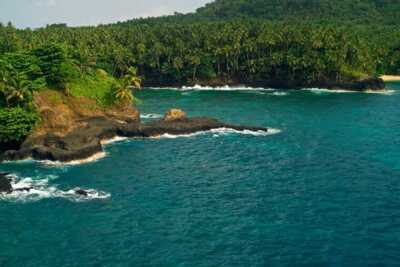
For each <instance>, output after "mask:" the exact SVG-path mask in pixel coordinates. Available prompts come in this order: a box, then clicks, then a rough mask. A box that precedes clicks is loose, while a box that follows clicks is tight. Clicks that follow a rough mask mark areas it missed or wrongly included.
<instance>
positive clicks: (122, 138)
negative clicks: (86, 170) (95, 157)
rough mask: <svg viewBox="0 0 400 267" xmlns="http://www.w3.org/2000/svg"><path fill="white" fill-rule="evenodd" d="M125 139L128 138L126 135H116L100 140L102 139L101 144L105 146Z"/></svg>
mask: <svg viewBox="0 0 400 267" xmlns="http://www.w3.org/2000/svg"><path fill="white" fill-rule="evenodd" d="M127 139H128V138H127V137H123V136H116V137H114V138H111V139H107V140H102V141H101V144H102V145H103V146H105V145H110V144H114V143H118V142H122V141H126V140H127Z"/></svg>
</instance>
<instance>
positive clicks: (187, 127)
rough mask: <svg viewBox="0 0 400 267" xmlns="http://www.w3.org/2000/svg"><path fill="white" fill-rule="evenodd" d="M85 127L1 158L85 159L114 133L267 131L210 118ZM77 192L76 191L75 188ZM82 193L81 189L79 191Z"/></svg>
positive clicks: (99, 120)
mask: <svg viewBox="0 0 400 267" xmlns="http://www.w3.org/2000/svg"><path fill="white" fill-rule="evenodd" d="M84 125H86V126H85V127H82V128H80V129H76V130H74V131H72V132H70V133H69V134H67V135H66V136H56V135H53V134H52V133H48V134H45V135H42V136H39V137H35V138H28V139H27V140H26V141H25V142H24V143H23V144H22V146H21V148H20V149H19V150H10V151H7V152H5V153H4V154H3V156H2V159H3V160H20V159H25V158H28V157H32V158H33V159H37V160H51V161H60V162H68V161H72V160H81V159H86V158H88V157H90V156H93V155H94V154H96V153H99V152H102V151H103V148H102V145H101V141H102V140H104V139H111V138H113V137H115V136H124V137H152V136H160V135H163V134H173V135H180V134H191V133H195V132H199V131H208V130H212V129H217V128H224V127H225V128H232V129H235V130H239V131H242V130H254V131H259V130H262V131H268V129H266V128H257V127H247V126H236V125H228V124H225V123H222V122H219V121H218V120H215V119H212V118H205V117H200V118H190V119H189V118H184V117H183V118H180V119H179V120H158V121H154V122H150V123H146V124H140V123H138V122H137V121H134V122H132V123H119V122H117V121H115V120H112V119H108V118H104V117H94V118H90V119H86V120H85V121H84ZM77 193H78V194H79V192H77ZM81 193H82V194H83V192H81Z"/></svg>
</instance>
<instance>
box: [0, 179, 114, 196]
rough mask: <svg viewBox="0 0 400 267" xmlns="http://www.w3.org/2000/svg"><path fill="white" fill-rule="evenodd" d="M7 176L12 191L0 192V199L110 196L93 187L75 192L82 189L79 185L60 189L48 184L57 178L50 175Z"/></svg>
mask: <svg viewBox="0 0 400 267" xmlns="http://www.w3.org/2000/svg"><path fill="white" fill-rule="evenodd" d="M9 178H10V179H11V186H12V188H13V190H14V191H13V192H12V193H11V194H0V200H5V201H14V202H34V201H39V200H42V199H49V198H63V199H67V200H69V201H74V202H82V201H90V200H95V199H107V198H110V197H111V194H109V193H106V192H103V191H97V190H95V189H84V191H85V192H86V195H79V194H77V193H76V192H77V191H78V190H82V189H81V188H79V187H77V188H74V189H71V190H67V191H63V190H60V189H58V188H57V187H56V186H51V185H50V184H49V181H50V180H54V179H56V178H57V177H55V176H52V175H49V176H47V177H45V178H36V179H33V178H30V177H28V178H19V177H18V176H16V175H10V176H9Z"/></svg>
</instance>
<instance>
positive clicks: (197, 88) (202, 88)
mask: <svg viewBox="0 0 400 267" xmlns="http://www.w3.org/2000/svg"><path fill="white" fill-rule="evenodd" d="M148 89H151V90H175V91H253V90H255V91H273V90H275V89H271V88H261V87H248V86H228V85H226V86H216V87H212V86H201V85H194V86H183V87H181V88H173V87H151V88H148Z"/></svg>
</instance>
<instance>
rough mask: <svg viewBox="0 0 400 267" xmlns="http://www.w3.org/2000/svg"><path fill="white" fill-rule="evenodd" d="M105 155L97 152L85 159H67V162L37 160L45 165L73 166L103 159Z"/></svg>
mask: <svg viewBox="0 0 400 267" xmlns="http://www.w3.org/2000/svg"><path fill="white" fill-rule="evenodd" d="M106 156H107V153H106V152H99V153H96V154H94V155H93V156H90V157H88V158H86V159H80V160H72V161H67V162H61V161H51V160H39V161H38V162H40V163H43V164H45V165H49V166H59V167H63V166H75V165H80V164H86V163H91V162H96V161H98V160H100V159H103V158H105V157H106Z"/></svg>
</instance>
